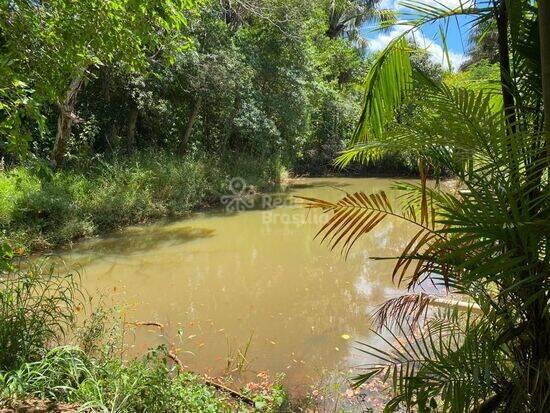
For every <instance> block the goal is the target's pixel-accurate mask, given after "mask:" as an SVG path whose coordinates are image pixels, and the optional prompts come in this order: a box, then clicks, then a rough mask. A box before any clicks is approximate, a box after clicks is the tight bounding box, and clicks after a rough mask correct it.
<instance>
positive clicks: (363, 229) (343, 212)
mask: <svg viewBox="0 0 550 413" xmlns="http://www.w3.org/2000/svg"><path fill="white" fill-rule="evenodd" d="M296 198H299V199H301V200H303V201H304V203H303V204H304V205H305V207H307V208H319V209H321V210H322V211H323V212H324V213H332V214H333V215H332V216H331V218H330V219H329V220H328V221H327V222H326V224H325V225H323V227H322V228H321V229H320V230H319V232H318V233H317V235H316V236H315V237H316V238H317V237H319V236H321V235H322V236H323V237H322V239H321V242H325V240H327V242H328V243H329V245H330V247H331V249H334V248H336V247H337V246H339V245H340V246H341V249H342V253H343V254H345V256H346V257H347V255H348V254H349V252H350V250H351V248H352V247H353V245H354V244H355V242H357V240H358V239H359V238H360V237H361V236H362V235H365V234H367V233H369V232H370V231H372V230H373V229H374V228H376V226H377V225H378V224H379V223H380V222H382V221H383V220H384V219H385V218H386V217H387V216H394V217H397V218H400V219H404V220H406V221H408V222H410V223H412V224H414V225H416V226H419V227H420V231H419V232H418V233H417V235H416V236H415V237H414V238H413V239H412V240H411V242H410V243H409V244H408V245H407V247H406V248H405V251H404V252H403V254H401V256H400V257H399V259H398V262H397V265H396V268H395V270H394V274H393V276H394V278H398V279H399V282H401V281H402V280H403V277H404V276H405V272H406V270H407V269H408V268H409V266H410V265H411V261H412V260H414V259H418V258H417V256H418V255H419V253H420V251H421V250H422V249H423V248H428V247H429V246H430V245H431V244H432V243H433V242H435V241H437V240H438V239H440V238H442V236H441V235H440V234H439V233H438V232H436V231H435V218H432V219H431V220H430V219H429V217H428V214H429V212H428V208H427V207H426V205H427V201H425V202H423V207H422V208H421V210H420V211H419V212H418V213H417V211H416V208H415V207H414V206H413V205H412V204H411V205H410V206H408V207H406V208H405V209H404V210H402V211H399V212H396V211H394V210H393V208H392V205H391V203H390V201H389V200H388V196H387V195H386V193H385V192H384V191H380V192H378V193H374V194H370V195H367V194H365V193H364V192H355V193H346V195H345V196H344V197H343V198H342V199H340V200H339V201H337V202H330V201H325V200H322V199H317V198H308V197H302V196H297V197H296ZM432 209H433V208H432ZM419 269H420V268H419Z"/></svg>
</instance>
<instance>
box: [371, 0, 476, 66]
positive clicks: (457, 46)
mask: <svg viewBox="0 0 550 413" xmlns="http://www.w3.org/2000/svg"><path fill="white" fill-rule="evenodd" d="M415 1H416V2H417V3H418V2H422V3H424V4H426V5H430V4H434V5H437V6H438V7H440V5H444V6H445V7H449V8H451V9H453V8H455V7H459V6H460V1H461V0H415ZM465 1H466V0H462V3H463V4H464V3H465ZM379 8H383V9H391V10H395V11H397V12H398V13H400V14H401V16H402V17H403V18H410V16H407V17H404V16H403V15H402V13H403V12H404V11H406V10H405V9H404V8H403V7H402V6H401V5H400V0H381V1H380V3H379ZM440 26H442V27H443V29H444V30H446V36H445V37H446V40H447V47H448V50H449V60H450V61H451V65H452V67H453V69H454V70H457V69H458V68H459V67H460V65H461V63H462V62H464V61H465V60H466V55H467V53H468V48H469V43H468V38H469V34H470V28H471V25H470V24H469V18H468V17H464V16H461V17H458V18H453V19H452V20H450V21H449V22H448V25H447V23H445V22H444V21H441V22H438V23H435V24H431V25H426V26H424V27H423V28H422V30H421V31H420V32H416V33H415V34H414V38H415V40H416V42H417V45H418V46H419V47H423V48H425V49H426V50H427V52H428V53H429V54H430V56H431V59H432V61H434V62H436V63H440V64H443V65H444V67H447V61H446V58H445V56H444V50H443V47H442V42H441V38H440V35H439V27H440ZM375 29H376V27H375V26H373V25H368V24H366V25H365V26H363V28H362V30H361V33H362V35H363V37H364V38H365V39H367V41H368V44H369V50H370V51H373V52H376V51H379V50H382V49H384V48H385V47H386V45H387V44H388V43H389V42H390V41H391V40H392V39H393V38H395V37H396V36H398V35H399V34H400V33H402V32H403V31H405V30H407V27H406V26H394V27H393V28H391V29H389V30H387V31H385V32H380V31H377V30H375Z"/></svg>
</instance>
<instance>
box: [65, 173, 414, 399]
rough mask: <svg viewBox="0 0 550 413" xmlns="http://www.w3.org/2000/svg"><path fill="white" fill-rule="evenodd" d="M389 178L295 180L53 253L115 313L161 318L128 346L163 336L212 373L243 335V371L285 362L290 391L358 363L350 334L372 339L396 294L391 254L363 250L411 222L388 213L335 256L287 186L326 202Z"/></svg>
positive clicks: (134, 348)
mask: <svg viewBox="0 0 550 413" xmlns="http://www.w3.org/2000/svg"><path fill="white" fill-rule="evenodd" d="M392 182H393V181H392V180H389V179H374V178H357V179H349V178H318V179H304V180H300V181H297V182H295V183H294V184H293V185H290V186H289V187H288V188H286V190H285V191H282V192H280V193H278V194H274V195H273V198H269V199H267V198H266V199H264V200H257V201H256V204H255V207H254V209H252V210H246V211H239V212H227V211H225V210H214V211H209V212H205V213H197V214H193V215H192V216H191V217H190V218H189V219H184V220H178V221H172V222H162V223H157V224H155V225H149V226H140V227H132V228H128V229H127V230H124V231H123V232H121V233H117V234H115V235H112V236H108V237H104V238H98V239H94V240H90V241H87V242H84V243H80V244H78V245H76V246H75V247H74V248H73V249H72V250H71V251H70V252H67V253H65V254H64V255H63V258H64V259H65V260H66V261H67V262H68V263H69V264H73V265H76V264H77V263H78V265H79V266H80V268H81V272H82V278H83V282H84V286H85V288H86V289H87V290H88V291H90V292H91V293H93V294H97V293H100V294H102V295H103V296H104V297H105V299H104V301H105V302H106V303H108V304H109V305H111V304H112V305H115V306H118V307H120V308H121V309H122V310H121V311H122V314H123V317H124V319H125V320H127V321H141V322H143V321H155V322H160V323H162V324H165V325H167V331H166V334H165V335H164V336H162V337H159V332H158V330H157V329H156V328H154V327H141V328H137V329H136V331H135V335H133V336H131V337H129V338H128V346H129V352H132V353H135V354H137V353H139V352H142V351H144V350H145V349H146V348H148V347H150V346H151V345H156V344H161V343H164V344H170V343H171V344H173V345H174V346H175V348H177V351H178V354H179V355H180V358H181V359H182V361H183V362H184V363H185V364H186V365H188V366H189V368H190V369H193V370H196V371H199V372H207V373H209V374H213V375H216V374H223V373H224V372H225V370H226V369H227V364H228V361H227V360H228V358H229V359H230V360H232V363H231V366H230V368H235V366H236V363H235V359H238V358H239V357H238V356H237V353H238V351H239V350H240V351H241V352H244V350H245V348H246V346H247V343H248V342H249V341H250V345H249V347H248V350H247V353H246V360H247V363H246V364H247V366H246V370H247V372H248V373H247V374H249V375H254V373H257V372H259V371H269V372H270V373H272V374H275V373H277V372H284V373H285V374H286V383H287V384H288V385H289V388H291V389H292V391H293V392H295V393H299V392H300V391H301V390H306V389H307V388H308V386H309V385H311V384H312V383H315V382H317V381H319V380H322V378H323V376H324V375H327V374H332V373H333V372H334V371H337V370H347V369H349V368H350V367H354V366H356V365H358V364H361V363H362V362H364V357H363V356H362V355H361V353H360V352H358V351H357V350H355V348H354V347H355V345H354V341H355V340H358V341H367V342H368V341H370V340H373V337H372V335H371V334H370V333H369V327H370V315H371V314H372V312H373V310H374V309H375V308H376V306H378V305H379V304H380V303H382V302H383V301H384V300H385V299H386V298H388V297H391V296H392V295H395V294H397V293H398V291H397V290H396V288H395V287H394V286H393V285H392V282H391V279H390V274H391V269H392V266H393V264H392V262H391V261H374V260H371V259H369V257H373V256H385V255H392V254H393V255H394V254H397V253H398V252H399V251H401V250H402V248H403V247H404V246H405V245H406V243H407V241H408V240H409V239H410V236H411V234H412V232H413V231H414V228H410V226H408V225H407V224H406V223H404V222H400V221H397V220H394V219H387V220H385V221H383V222H382V224H380V226H379V227H378V228H377V229H376V230H375V231H373V233H372V234H370V235H369V236H366V237H364V238H363V239H362V240H361V241H359V242H358V243H357V244H356V245H355V247H354V249H353V250H352V252H351V253H350V255H349V256H348V258H347V259H344V257H343V256H342V255H341V254H340V252H339V251H336V250H335V251H330V249H329V248H328V247H327V246H326V245H320V244H319V241H318V240H314V239H313V238H314V236H315V234H316V232H317V231H318V229H319V228H320V225H321V224H322V222H323V219H322V217H321V214H320V212H318V211H310V210H306V209H304V208H302V207H299V206H297V205H293V202H294V198H293V196H294V195H303V196H308V197H319V198H323V199H330V200H336V199H338V198H340V197H342V196H343V195H344V193H343V191H349V192H353V191H356V190H364V191H366V192H373V191H378V190H381V189H384V190H388V189H389V186H390V185H391V184H392ZM388 197H389V198H390V199H393V200H395V193H393V192H391V191H390V192H388ZM262 204H263V205H262ZM178 330H181V331H182V333H180V337H179V336H178V334H177V331H178ZM342 336H344V337H342ZM348 336H349V338H348ZM180 338H181V339H180ZM346 338H348V339H347V340H346Z"/></svg>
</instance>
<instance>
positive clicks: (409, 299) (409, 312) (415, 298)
mask: <svg viewBox="0 0 550 413" xmlns="http://www.w3.org/2000/svg"><path fill="white" fill-rule="evenodd" d="M434 298H436V297H435V296H433V295H430V294H426V293H418V294H406V295H401V296H399V297H395V298H390V299H389V300H386V301H385V302H384V304H382V305H381V306H380V308H378V310H376V313H375V315H374V327H375V328H376V330H378V331H380V330H382V328H383V327H387V328H391V327H392V326H395V325H398V324H403V323H405V322H407V323H408V324H410V326H411V327H413V328H414V327H416V326H417V325H418V322H419V321H420V319H421V318H423V317H426V315H427V313H428V308H429V306H430V303H431V302H432V300H433V299H434Z"/></svg>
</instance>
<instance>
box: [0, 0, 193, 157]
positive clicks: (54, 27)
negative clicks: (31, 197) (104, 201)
mask: <svg viewBox="0 0 550 413" xmlns="http://www.w3.org/2000/svg"><path fill="white" fill-rule="evenodd" d="M192 7H193V2H192V1H191V0H178V1H175V2H174V1H169V0H165V1H155V2H150V1H142V0H139V1H128V0H109V1H99V0H85V1H76V2H75V1H67V0H54V1H48V2H29V1H26V0H14V1H5V2H3V3H2V7H1V9H0V13H1V18H2V19H3V20H4V21H5V22H7V23H6V24H4V26H3V30H4V31H3V36H4V47H5V49H6V50H7V51H8V52H9V53H10V55H11V56H12V57H13V58H14V59H16V61H17V69H16V71H17V72H18V73H20V74H21V76H22V77H23V78H25V79H29V83H30V82H32V86H33V88H34V89H35V90H36V97H37V99H38V100H39V101H40V102H44V103H54V104H56V105H57V106H58V109H59V116H58V121H57V132H56V136H55V141H54V145H53V149H52V152H51V162H52V164H53V165H54V166H58V165H59V164H60V162H61V160H62V158H63V156H64V151H65V146H66V143H67V141H68V138H69V137H70V134H71V130H72V125H73V123H74V122H75V121H77V122H78V120H79V118H78V116H77V115H76V114H75V106H76V103H77V97H78V93H79V92H80V90H81V89H82V86H83V84H84V83H85V82H86V80H88V79H89V78H90V77H93V76H94V75H95V72H96V70H97V69H98V68H100V67H102V66H105V65H109V64H112V63H114V62H117V63H119V64H121V65H122V66H123V67H125V68H126V70H128V71H129V72H132V71H143V70H145V69H146V68H147V66H148V64H149V62H150V61H152V60H155V59H159V58H166V59H169V58H170V56H171V53H172V52H173V51H176V50H181V48H182V47H185V46H186V45H187V44H188V42H186V41H185V39H184V38H183V36H182V35H181V34H182V31H181V30H182V28H183V26H184V25H185V24H186V18H185V15H184V11H185V10H189V9H191V8H192Z"/></svg>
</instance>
